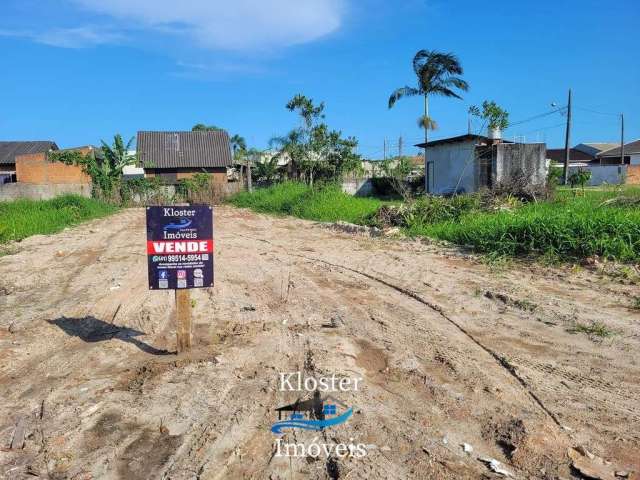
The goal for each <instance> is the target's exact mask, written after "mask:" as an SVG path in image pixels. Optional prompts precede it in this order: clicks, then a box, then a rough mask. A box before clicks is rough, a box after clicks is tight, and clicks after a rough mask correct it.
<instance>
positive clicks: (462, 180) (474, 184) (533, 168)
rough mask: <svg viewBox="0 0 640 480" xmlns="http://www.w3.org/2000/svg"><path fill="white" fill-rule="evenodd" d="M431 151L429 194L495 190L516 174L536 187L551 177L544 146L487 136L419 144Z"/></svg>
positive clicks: (461, 136) (463, 136)
mask: <svg viewBox="0 0 640 480" xmlns="http://www.w3.org/2000/svg"><path fill="white" fill-rule="evenodd" d="M416 146H417V147H420V148H426V149H427V168H426V176H425V185H426V190H427V192H428V193H433V194H436V195H450V194H453V193H463V192H465V193H469V192H475V191H478V190H479V189H481V188H491V187H492V186H494V185H496V184H498V183H500V182H503V181H505V180H507V179H509V178H511V177H513V176H514V175H516V174H524V175H526V176H527V177H528V178H529V182H530V183H531V184H532V185H544V183H545V182H546V177H547V162H546V149H547V148H546V145H545V144H544V143H513V142H509V141H506V140H505V141H502V140H495V139H491V138H489V137H485V136H483V135H472V134H466V135H459V136H457V137H450V138H443V139H441V140H434V141H431V142H429V143H427V144H424V143H421V144H418V145H416Z"/></svg>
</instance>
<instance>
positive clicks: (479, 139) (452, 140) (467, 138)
mask: <svg viewBox="0 0 640 480" xmlns="http://www.w3.org/2000/svg"><path fill="white" fill-rule="evenodd" d="M470 140H474V141H477V142H483V143H490V142H491V141H492V139H491V138H489V137H485V136H484V135H474V134H471V133H466V134H464V135H458V136H456V137H449V138H441V139H440V140H432V141H430V142H428V143H418V144H417V145H415V146H416V147H419V148H424V147H425V146H426V147H435V146H437V145H443V144H446V143H461V142H468V141H470ZM502 141H503V143H513V142H510V141H508V140H502Z"/></svg>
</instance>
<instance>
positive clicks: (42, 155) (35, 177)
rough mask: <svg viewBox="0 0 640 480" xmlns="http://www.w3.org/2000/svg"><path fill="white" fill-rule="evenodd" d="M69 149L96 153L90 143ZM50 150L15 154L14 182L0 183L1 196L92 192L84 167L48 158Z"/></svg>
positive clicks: (39, 197) (42, 196) (42, 197)
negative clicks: (15, 179) (15, 180)
mask: <svg viewBox="0 0 640 480" xmlns="http://www.w3.org/2000/svg"><path fill="white" fill-rule="evenodd" d="M68 150H73V151H79V152H81V153H82V154H84V155H96V150H95V149H94V147H91V146H86V147H78V148H73V149H68ZM59 151H60V150H59ZM62 151H64V150H62ZM51 152H52V150H49V151H45V152H38V153H26V154H22V155H17V156H16V157H15V162H16V163H15V167H14V168H15V174H16V178H17V182H13V183H6V184H4V185H0V200H2V201H4V200H13V199H16V198H31V199H34V200H47V199H50V198H54V197H56V196H58V195H63V194H68V193H69V194H75V195H82V196H85V197H89V196H91V187H92V184H91V177H89V175H87V174H86V173H85V172H84V170H83V168H82V167H81V166H78V165H67V164H65V163H62V162H58V161H55V160H53V159H52V158H51ZM98 154H99V152H98Z"/></svg>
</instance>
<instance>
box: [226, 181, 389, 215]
mask: <svg viewBox="0 0 640 480" xmlns="http://www.w3.org/2000/svg"><path fill="white" fill-rule="evenodd" d="M230 203H232V204H233V205H235V206H237V207H245V208H251V209H252V210H255V211H256V212H262V213H271V214H277V215H292V216H294V217H299V218H304V219H307V220H318V221H321V222H336V221H339V220H342V221H345V222H349V223H357V224H366V223H368V219H369V218H370V217H371V216H372V215H373V214H375V212H376V211H377V210H378V208H380V206H382V205H383V204H384V203H385V202H383V201H381V200H378V199H376V198H370V197H367V198H363V197H354V196H351V195H348V194H346V193H344V192H343V191H342V190H341V189H340V187H337V186H334V185H330V186H325V187H322V188H311V187H308V186H306V185H304V184H301V183H295V182H285V183H280V184H277V185H274V186H271V187H268V188H261V189H257V190H256V191H254V192H253V193H248V192H241V193H239V194H237V195H235V196H234V197H232V198H231V199H230Z"/></svg>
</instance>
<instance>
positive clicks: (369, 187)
mask: <svg viewBox="0 0 640 480" xmlns="http://www.w3.org/2000/svg"><path fill="white" fill-rule="evenodd" d="M342 191H343V192H345V193H348V194H349V195H356V196H358V197H366V196H367V195H371V194H372V193H373V181H372V180H371V179H370V178H345V179H344V180H343V181H342Z"/></svg>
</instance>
